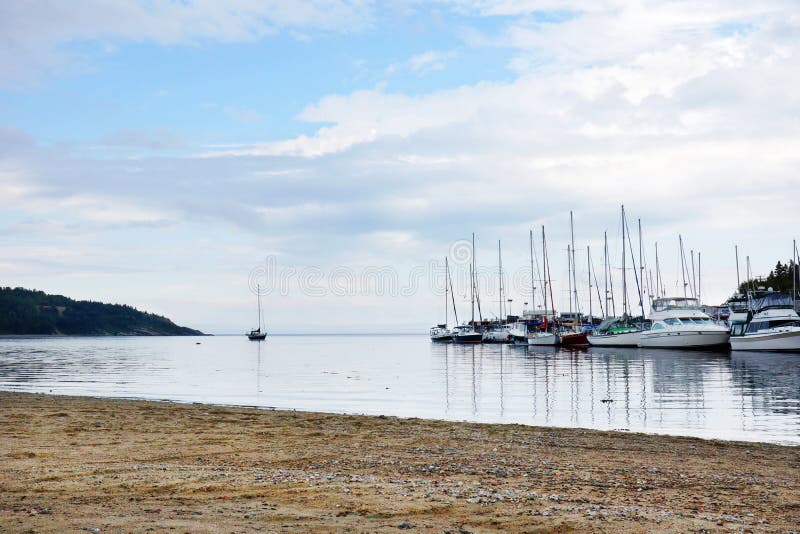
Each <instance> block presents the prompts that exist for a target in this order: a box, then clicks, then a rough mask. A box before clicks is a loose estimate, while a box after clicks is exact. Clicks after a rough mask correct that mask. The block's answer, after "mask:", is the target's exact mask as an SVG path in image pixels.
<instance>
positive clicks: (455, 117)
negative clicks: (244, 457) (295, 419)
mask: <svg viewBox="0 0 800 534" xmlns="http://www.w3.org/2000/svg"><path fill="white" fill-rule="evenodd" d="M0 35H2V37H3V39H2V41H3V46H2V47H0V250H2V255H0V285H2V286H22V287H28V288H36V289H41V290H43V291H47V292H51V293H58V294H64V295H67V296H70V297H73V298H78V299H92V300H99V301H104V302H119V303H126V304H131V305H133V306H136V307H138V308H139V309H143V310H147V311H151V312H155V313H160V314H165V315H167V316H168V317H170V318H172V319H173V320H174V321H175V322H177V323H178V324H182V325H187V326H191V327H195V328H199V329H201V330H204V331H206V332H210V333H240V332H244V331H245V330H248V329H250V328H252V327H255V326H256V324H255V323H256V322H257V318H256V297H255V292H256V291H260V292H261V293H262V295H263V297H262V300H263V306H264V314H265V322H266V327H267V329H268V330H269V331H270V332H275V333H292V332H298V333H301V332H303V333H304V332H319V333H322V332H426V331H427V328H428V327H429V326H431V325H433V324H435V323H438V322H442V321H444V319H445V317H444V314H445V306H444V294H443V286H444V283H443V281H444V266H443V262H444V259H445V257H448V261H449V264H450V267H451V271H452V277H453V280H454V288H455V293H456V294H455V295H454V296H455V301H456V308H457V310H458V313H459V320H462V321H463V319H465V318H467V316H468V315H469V313H470V302H469V281H468V279H469V265H470V263H471V259H470V258H471V257H470V248H471V247H470V241H471V238H472V233H473V232H474V233H475V235H476V248H475V259H476V264H477V267H478V269H477V270H478V279H479V293H480V295H481V300H482V302H481V304H482V310H481V311H482V314H483V315H484V316H489V317H492V316H496V315H498V314H499V313H500V296H499V284H498V270H499V269H498V267H499V265H498V264H499V261H498V256H499V255H498V241H499V242H500V243H501V246H502V263H503V270H504V273H505V277H504V280H505V282H504V286H505V294H504V297H503V300H504V301H507V299H511V302H506V305H507V307H509V308H510V310H509V311H511V312H512V313H519V311H521V309H522V307H523V306H524V303H525V302H529V303H530V302H540V301H541V287H542V284H541V282H540V280H539V279H540V278H541V276H540V275H539V274H537V275H535V276H534V281H533V283H531V277H530V255H531V254H530V242H529V235H530V234H529V232H530V231H533V235H534V237H535V240H534V243H535V250H534V252H535V254H536V258H535V259H536V261H535V263H536V265H537V266H538V265H541V260H542V252H543V251H542V241H541V234H542V226H544V227H545V231H546V237H547V252H548V255H549V257H550V275H551V280H552V290H553V298H554V300H555V301H556V303H557V307H558V309H559V310H561V311H567V310H568V302H569V299H568V295H569V286H568V276H567V270H568V267H567V247H568V245H570V211H572V212H573V217H574V236H575V237H574V239H575V248H576V250H577V251H576V255H575V263H576V265H577V272H576V281H577V286H578V293H579V300H580V307H581V310H582V311H583V312H587V311H588V308H589V294H590V293H589V276H588V272H589V267H588V266H589V264H590V261H589V257H587V247H589V256H591V264H592V265H593V267H592V269H593V274H592V280H594V279H595V278H596V279H597V284H596V285H597V286H600V288H599V289H600V291H603V290H604V281H603V278H604V276H603V273H604V271H605V269H604V265H605V263H606V261H605V259H604V254H603V248H604V247H603V239H604V233H605V234H606V235H607V237H608V241H609V254H608V263H609V271H610V272H611V273H612V277H613V280H614V288H615V291H616V292H617V296H616V299H617V301H619V300H621V295H620V294H619V287H620V286H621V276H622V269H621V267H622V251H623V246H622V242H621V229H622V225H621V222H620V209H621V206H622V205H625V209H626V213H627V219H628V228H629V230H631V231H632V232H633V237H634V239H633V241H632V243H630V244H629V245H627V247H628V256H627V260H626V264H627V267H628V270H627V271H626V272H627V278H628V279H629V280H628V282H629V283H628V285H629V286H631V287H632V288H633V289H631V299H632V300H633V301H635V302H634V306H636V305H638V302H639V299H638V296H636V295H635V293H636V289H635V288H636V284H635V283H634V282H633V278H634V277H635V276H636V275H638V274H639V273H640V272H641V269H640V265H639V263H640V262H639V239H638V221H639V220H641V225H642V239H641V242H642V247H643V255H644V263H645V264H646V270H645V274H646V275H647V276H648V278H649V273H650V272H651V271H652V272H653V276H654V277H655V276H656V268H657V266H658V268H659V269H660V272H661V277H662V279H663V280H664V283H663V286H664V288H663V289H665V290H666V292H667V293H670V294H676V295H682V294H683V292H684V284H683V279H682V275H681V268H680V257H681V256H680V249H679V236H681V239H682V240H683V242H684V248H685V256H686V265H687V267H686V269H687V271H690V270H691V255H692V253H694V254H695V255H696V263H697V266H696V271H695V272H697V271H699V273H700V274H699V278H700V282H699V284H698V285H699V286H700V287H699V289H700V292H701V297H702V300H703V301H704V302H706V303H708V304H719V303H721V302H722V301H724V300H725V299H726V298H727V297H728V296H729V295H730V294H731V293H732V292H733V291H734V289H735V287H736V276H737V274H736V260H735V253H734V247H735V246H737V245H738V249H739V255H740V269H741V274H740V276H741V277H742V278H744V276H745V271H746V262H747V259H748V258H749V261H750V265H751V271H752V273H753V274H755V275H767V274H768V273H769V270H770V269H771V268H772V267H773V266H774V264H775V262H776V261H778V260H781V261H786V260H788V259H789V258H791V257H792V240H793V239H795V238H799V237H800V230H799V229H798V226H799V225H798V222H800V216H798V214H800V194H799V193H800V174H799V173H800V92H798V91H797V88H798V87H800V9H798V4H797V2H796V0H793V1H790V0H764V1H760V2H747V1H739V0H708V1H706V2H702V3H698V2H688V1H686V2H685V1H662V2H654V1H648V0H642V1H630V2H623V1H618V0H595V1H592V2H586V1H580V0H565V1H558V2H555V1H552V0H505V1H498V2H488V1H483V0H472V1H470V0H463V1H462V0H440V1H429V2H415V1H412V0H407V1H403V0H396V1H387V2H371V1H368V0H358V1H349V0H334V1H327V0H295V1H292V2H281V1H269V0H267V1H251V0H234V1H230V2H214V1H210V0H200V1H189V0H187V1H180V2H178V1H166V0H147V1H122V0H106V1H91V0H90V1H86V2H78V3H74V2H73V3H65V2H53V1H48V0H31V1H28V2H3V3H2V4H0ZM656 242H657V243H658V253H659V258H658V259H659V262H658V264H656V261H655V260H656V258H655V247H656ZM632 259H633V261H635V264H636V265H637V268H636V270H634V269H632V268H631V265H632V264H631V261H632ZM537 271H539V272H541V268H540V267H538V268H535V269H534V272H537ZM690 278H691V276H690ZM531 285H533V286H536V290H535V294H534V296H533V299H532V297H531ZM696 290H697V289H695V291H696ZM591 291H592V294H593V295H594V298H593V300H592V306H593V310H594V311H595V313H597V310H598V308H599V307H600V299H599V297H598V295H597V291H598V288H597V287H593V288H592V290H591ZM688 291H689V292H691V287H690V289H689V290H688ZM548 298H549V296H548ZM447 313H448V314H449V317H448V318H449V320H450V323H451V324H452V323H453V317H452V306H451V307H450V309H449V310H448V312H447Z"/></svg>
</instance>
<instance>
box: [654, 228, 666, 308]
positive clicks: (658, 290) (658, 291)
mask: <svg viewBox="0 0 800 534" xmlns="http://www.w3.org/2000/svg"><path fill="white" fill-rule="evenodd" d="M663 283H664V281H663V280H662V279H661V264H660V263H659V262H658V241H656V297H657V298H658V297H661V296H662V293H666V291H661V290H662V289H663V288H662V284H663Z"/></svg>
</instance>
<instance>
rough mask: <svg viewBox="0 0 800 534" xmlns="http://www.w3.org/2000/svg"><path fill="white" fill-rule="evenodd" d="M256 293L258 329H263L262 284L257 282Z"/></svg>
mask: <svg viewBox="0 0 800 534" xmlns="http://www.w3.org/2000/svg"><path fill="white" fill-rule="evenodd" d="M256 293H257V294H258V331H259V332H260V331H261V286H260V285H259V284H256Z"/></svg>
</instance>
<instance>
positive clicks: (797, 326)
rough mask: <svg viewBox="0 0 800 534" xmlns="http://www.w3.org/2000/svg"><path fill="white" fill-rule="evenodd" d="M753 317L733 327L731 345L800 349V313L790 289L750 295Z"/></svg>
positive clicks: (738, 348) (798, 350) (746, 348)
mask: <svg viewBox="0 0 800 534" xmlns="http://www.w3.org/2000/svg"><path fill="white" fill-rule="evenodd" d="M749 309H750V313H748V317H749V320H747V321H746V322H744V323H735V324H733V326H732V329H731V349H733V350H764V351H769V350H772V351H793V352H794V351H797V352H800V315H798V314H797V312H796V311H795V309H794V302H792V297H791V296H789V295H787V294H786V293H778V292H772V291H768V292H764V293H761V294H758V295H756V296H754V298H752V299H750V306H749Z"/></svg>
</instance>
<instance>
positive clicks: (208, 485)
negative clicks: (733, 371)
mask: <svg viewBox="0 0 800 534" xmlns="http://www.w3.org/2000/svg"><path fill="white" fill-rule="evenodd" d="M0 466H1V467H0V531H3V532H87V531H89V532H105V531H135V532H147V531H157V532H161V531H174V532H219V531H223V532H251V531H263V532H275V531H313V532H328V531H370V532H371V531H390V532H396V531H400V530H408V531H412V532H451V533H459V532H487V531H498V530H504V531H519V532H538V531H561V532H564V531H572V530H577V531H587V530H591V531H598V532H649V531H654V530H669V531H694V532H697V531H701V530H703V529H705V530H706V531H719V532H722V531H736V532H739V531H756V532H759V531H797V530H798V529H800V448H798V447H782V446H777V445H767V444H760V443H740V442H726V441H707V440H700V439H693V438H679V437H669V436H654V435H646V434H632V433H617V432H599V431H590V430H576V429H556V428H542V427H527V426H520V425H492V424H474V423H452V422H442V421H426V420H419V419H397V418H392V417H363V416H343V415H329V414H321V413H304V412H288V411H268V410H261V409H251V408H225V407H217V406H206V405H181V404H173V403H160V402H144V401H127V400H109V399H93V398H84V397H60V396H48V395H33V394H24V393H6V392H0Z"/></svg>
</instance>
